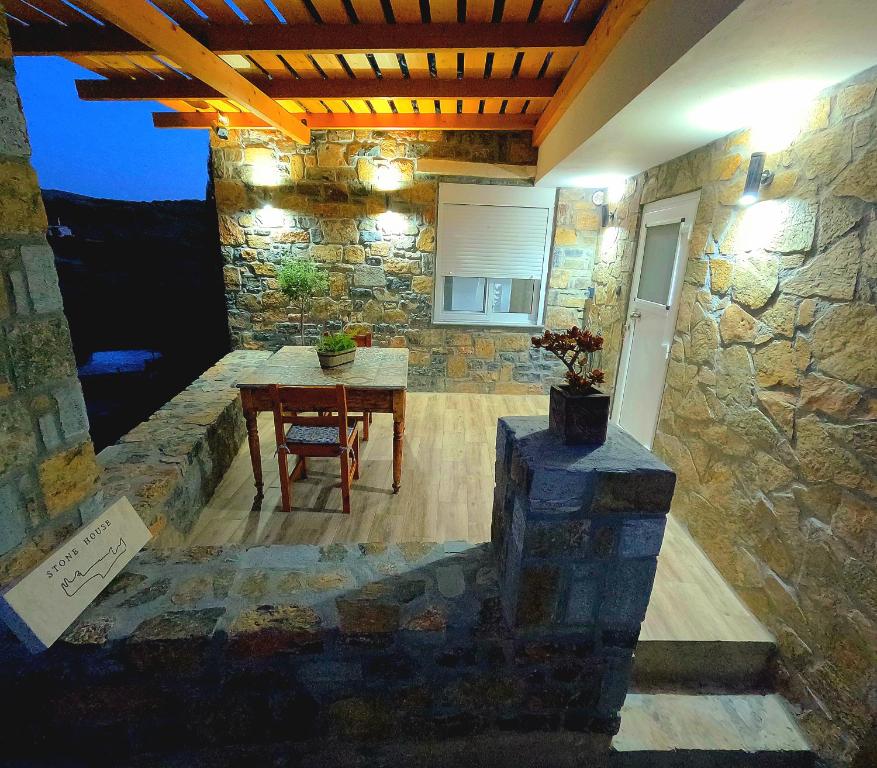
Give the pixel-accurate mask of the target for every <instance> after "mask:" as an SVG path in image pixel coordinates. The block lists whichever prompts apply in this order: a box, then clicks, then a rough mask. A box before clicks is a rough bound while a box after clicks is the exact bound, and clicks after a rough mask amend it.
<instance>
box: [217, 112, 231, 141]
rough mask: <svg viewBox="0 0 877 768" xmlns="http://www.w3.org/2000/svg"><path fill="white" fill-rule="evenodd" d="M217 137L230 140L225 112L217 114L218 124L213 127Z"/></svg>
mask: <svg viewBox="0 0 877 768" xmlns="http://www.w3.org/2000/svg"><path fill="white" fill-rule="evenodd" d="M213 130H214V131H215V132H216V135H217V136H218V137H219V138H220V139H222V140H223V141H225V140H226V139H227V138H228V116H227V115H226V114H225V113H223V112H217V114H216V123H215V124H214V126H213Z"/></svg>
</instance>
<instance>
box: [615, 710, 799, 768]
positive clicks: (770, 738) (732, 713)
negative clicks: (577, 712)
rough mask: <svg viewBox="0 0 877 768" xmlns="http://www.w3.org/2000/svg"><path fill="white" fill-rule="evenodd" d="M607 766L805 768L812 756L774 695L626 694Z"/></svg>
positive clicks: (787, 713) (643, 767)
mask: <svg viewBox="0 0 877 768" xmlns="http://www.w3.org/2000/svg"><path fill="white" fill-rule="evenodd" d="M612 746H613V749H614V751H615V754H614V755H613V760H612V762H611V764H612V765H613V766H616V765H617V766H624V768H640V766H642V768H646V767H648V768H663V767H664V766H666V767H667V768H670V767H671V766H672V768H700V766H703V768H726V767H727V768H731V767H733V768H737V767H738V766H740V768H742V766H758V768H809V767H810V766H812V765H813V761H814V755H813V752H812V751H811V749H810V746H809V744H808V743H807V740H806V739H805V738H804V736H803V734H802V733H801V731H800V729H799V728H798V725H797V723H796V722H795V719H794V717H793V716H792V713H791V712H790V710H789V708H788V705H787V704H786V702H785V700H784V699H783V698H782V697H781V696H778V695H776V694H772V695H768V696H758V695H753V694H749V695H729V694H723V695H715V696H708V695H685V694H676V693H658V694H642V693H631V694H628V696H627V699H626V701H625V703H624V708H623V709H622V711H621V730H620V731H619V732H618V735H617V736H616V737H615V738H614V739H613V741H612Z"/></svg>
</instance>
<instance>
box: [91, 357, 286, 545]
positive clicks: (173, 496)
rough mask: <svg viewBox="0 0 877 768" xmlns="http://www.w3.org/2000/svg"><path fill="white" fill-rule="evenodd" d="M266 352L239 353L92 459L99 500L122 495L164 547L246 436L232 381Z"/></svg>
mask: <svg viewBox="0 0 877 768" xmlns="http://www.w3.org/2000/svg"><path fill="white" fill-rule="evenodd" d="M270 354H271V353H269V352H262V351H257V350H239V351H236V352H232V353H230V354H228V355H226V356H225V357H223V358H222V359H221V360H220V361H219V362H218V363H217V364H216V365H214V366H213V367H212V368H209V369H208V370H207V371H205V372H204V374H203V375H202V376H200V377H199V378H198V379H197V380H196V381H195V382H194V383H192V384H191V385H190V386H188V387H187V388H186V389H184V390H183V391H182V392H180V394H178V395H177V396H176V397H174V398H173V399H171V400H170V401H169V402H168V403H166V404H165V405H163V406H162V407H161V408H159V409H158V410H157V411H156V412H155V413H154V414H153V415H152V416H151V417H150V418H149V419H148V420H146V421H144V422H142V423H141V424H138V425H137V426H136V427H135V428H134V429H132V430H131V431H130V432H129V433H128V434H127V435H125V436H124V437H123V438H122V439H121V440H119V442H118V443H116V444H115V445H111V446H109V447H107V448H104V450H102V451H101V452H100V454H98V464H99V465H100V467H101V470H102V475H101V481H102V485H103V491H104V497H105V499H106V501H107V503H108V504H109V503H112V502H113V501H115V500H116V499H117V498H119V497H121V496H127V497H128V500H129V501H130V502H131V503H132V504H133V505H134V509H136V510H137V512H138V513H139V514H140V516H141V517H142V518H143V521H144V522H145V523H146V524H147V525H148V526H149V527H150V529H151V530H152V532H153V533H154V534H158V533H160V532H161V533H162V540H163V541H164V542H166V543H172V542H173V541H174V538H175V536H176V534H178V533H179V534H185V533H186V532H187V531H188V530H189V529H190V528H191V527H192V525H193V524H194V522H195V520H196V519H197V517H198V514H199V513H200V511H201V509H202V508H203V507H204V505H205V504H206V503H207V502H208V501H209V499H210V497H211V496H212V495H213V492H214V491H215V490H216V486H217V485H218V484H219V481H220V480H221V479H222V476H223V475H224V474H225V472H226V470H227V469H228V468H229V466H230V465H231V462H232V459H233V458H234V456H235V454H236V453H237V451H238V449H239V448H240V446H241V443H242V442H243V440H244V438H245V437H246V434H247V429H246V425H245V424H244V416H243V411H242V410H241V406H240V399H239V397H238V390H237V388H236V387H235V383H236V382H237V381H238V380H240V379H241V378H242V377H243V375H244V374H245V373H246V372H247V371H249V370H251V369H253V368H255V367H257V366H259V365H260V364H261V363H263V362H264V361H265V360H266V359H267V358H268V357H269V356H270Z"/></svg>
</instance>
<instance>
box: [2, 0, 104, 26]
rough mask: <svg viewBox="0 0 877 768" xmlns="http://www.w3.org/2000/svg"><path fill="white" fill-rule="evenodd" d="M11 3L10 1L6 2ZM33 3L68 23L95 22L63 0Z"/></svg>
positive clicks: (44, 0)
mask: <svg viewBox="0 0 877 768" xmlns="http://www.w3.org/2000/svg"><path fill="white" fill-rule="evenodd" d="M6 5H7V6H8V5H9V4H8V3H7V4H6ZM31 5H35V6H37V7H38V8H40V9H41V10H43V11H45V12H46V13H49V14H51V15H52V16H54V17H55V18H56V19H58V20H59V21H63V22H65V23H67V24H83V23H87V24H91V23H94V22H91V21H89V19H88V18H87V17H85V16H83V15H82V14H81V13H79V12H78V11H75V10H74V9H73V8H71V7H70V6H69V5H64V3H62V2H61V0H32V1H31ZM43 21H49V20H48V19H43Z"/></svg>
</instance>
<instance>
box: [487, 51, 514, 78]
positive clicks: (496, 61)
mask: <svg viewBox="0 0 877 768" xmlns="http://www.w3.org/2000/svg"><path fill="white" fill-rule="evenodd" d="M516 58H517V54H516V53H515V52H514V51H496V52H495V53H494V54H493V66H492V67H491V69H490V78H491V80H493V79H495V78H506V77H511V76H512V69H513V68H514V66H515V59H516Z"/></svg>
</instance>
